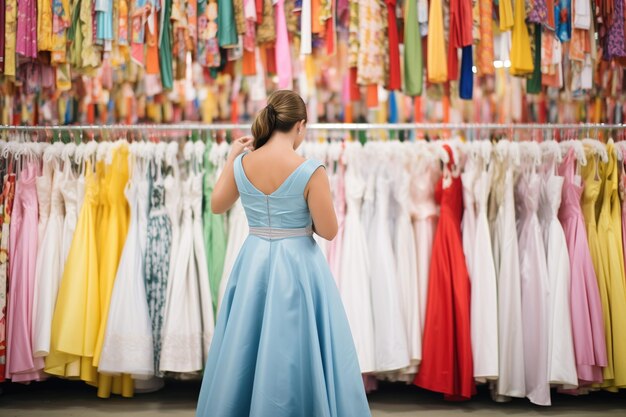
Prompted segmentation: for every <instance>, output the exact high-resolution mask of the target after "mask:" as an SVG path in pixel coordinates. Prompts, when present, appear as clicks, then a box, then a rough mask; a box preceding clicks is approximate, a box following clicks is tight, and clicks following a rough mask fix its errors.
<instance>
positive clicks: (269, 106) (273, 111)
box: [265, 103, 276, 115]
mask: <svg viewBox="0 0 626 417" xmlns="http://www.w3.org/2000/svg"><path fill="white" fill-rule="evenodd" d="M265 107H267V111H269V112H270V113H273V114H274V115H276V109H275V108H274V106H272V104H271V103H270V104H268V105H267V106H265Z"/></svg>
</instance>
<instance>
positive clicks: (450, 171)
mask: <svg viewBox="0 0 626 417" xmlns="http://www.w3.org/2000/svg"><path fill="white" fill-rule="evenodd" d="M445 150H446V152H448V155H449V156H450V162H448V167H447V172H446V173H445V174H444V176H443V177H442V178H441V179H440V180H439V181H438V182H437V186H436V187H435V201H436V202H438V203H439V204H440V206H441V216H443V215H444V213H448V215H450V216H452V218H453V219H454V221H455V223H458V224H459V225H460V224H461V219H462V218H463V183H462V181H461V177H460V175H455V173H454V164H455V161H454V155H453V154H452V150H451V149H450V148H449V147H448V146H447V145H445Z"/></svg>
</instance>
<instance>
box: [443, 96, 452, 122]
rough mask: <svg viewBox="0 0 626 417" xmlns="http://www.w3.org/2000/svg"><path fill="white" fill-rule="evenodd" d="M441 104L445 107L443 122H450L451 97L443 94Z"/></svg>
mask: <svg viewBox="0 0 626 417" xmlns="http://www.w3.org/2000/svg"><path fill="white" fill-rule="evenodd" d="M441 105H442V107H443V123H450V98H449V97H448V96H443V98H442V99H441Z"/></svg>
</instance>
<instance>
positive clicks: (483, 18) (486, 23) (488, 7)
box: [478, 0, 496, 75]
mask: <svg viewBox="0 0 626 417" xmlns="http://www.w3.org/2000/svg"><path fill="white" fill-rule="evenodd" d="M479 1H480V3H479V6H480V43H479V44H478V71H479V73H480V74H485V75H493V74H495V71H496V70H495V67H494V66H493V18H492V15H493V0H479Z"/></svg>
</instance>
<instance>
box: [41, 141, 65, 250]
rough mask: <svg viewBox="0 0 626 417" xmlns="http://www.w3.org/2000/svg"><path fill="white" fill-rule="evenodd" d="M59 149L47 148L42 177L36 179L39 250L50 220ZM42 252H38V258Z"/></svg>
mask: <svg viewBox="0 0 626 417" xmlns="http://www.w3.org/2000/svg"><path fill="white" fill-rule="evenodd" d="M58 149H59V148H58V147H54V148H53V147H52V146H46V147H45V151H44V154H43V164H42V170H41V175H39V176H38V177H37V178H36V179H35V186H36V189H37V205H38V212H39V221H38V224H37V239H38V240H37V248H40V247H41V241H42V240H43V235H44V233H45V232H46V226H47V225H48V218H49V217H50V198H51V194H52V177H53V175H54V170H55V167H56V151H57V150H58ZM40 252H41V250H40V249H38V250H37V256H39V253H40Z"/></svg>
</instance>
